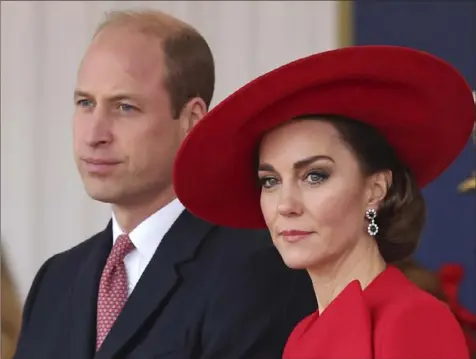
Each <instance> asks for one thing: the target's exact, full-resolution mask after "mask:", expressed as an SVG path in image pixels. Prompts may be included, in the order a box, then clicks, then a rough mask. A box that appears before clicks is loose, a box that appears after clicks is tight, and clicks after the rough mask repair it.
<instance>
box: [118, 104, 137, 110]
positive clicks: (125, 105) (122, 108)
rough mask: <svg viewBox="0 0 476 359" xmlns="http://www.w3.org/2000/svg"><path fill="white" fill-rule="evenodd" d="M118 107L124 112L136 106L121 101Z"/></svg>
mask: <svg viewBox="0 0 476 359" xmlns="http://www.w3.org/2000/svg"><path fill="white" fill-rule="evenodd" d="M119 109H120V110H121V111H124V112H129V111H132V110H135V109H136V108H135V107H134V106H132V105H129V104H127V103H121V104H119Z"/></svg>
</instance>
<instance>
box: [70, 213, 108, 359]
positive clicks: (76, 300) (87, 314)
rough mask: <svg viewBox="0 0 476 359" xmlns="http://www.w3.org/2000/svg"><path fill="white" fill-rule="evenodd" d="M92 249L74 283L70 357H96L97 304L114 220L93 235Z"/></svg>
mask: <svg viewBox="0 0 476 359" xmlns="http://www.w3.org/2000/svg"><path fill="white" fill-rule="evenodd" d="M91 241H92V242H93V243H92V250H91V252H90V253H89V254H88V256H87V257H86V259H85V261H84V263H83V265H82V266H81V268H80V269H79V271H78V273H77V277H76V283H75V284H74V285H73V287H72V293H71V302H72V310H71V315H72V318H71V319H72V321H71V332H70V345H69V348H70V353H69V356H68V358H71V359H84V358H92V357H93V356H94V351H95V342H96V304H97V293H98V287H99V281H100V279H101V274H102V270H103V268H104V265H105V264H106V260H107V257H108V255H109V252H110V250H111V247H112V222H109V224H108V226H107V228H106V229H105V230H104V231H103V232H101V233H98V234H97V235H96V236H95V237H94V238H92V239H91Z"/></svg>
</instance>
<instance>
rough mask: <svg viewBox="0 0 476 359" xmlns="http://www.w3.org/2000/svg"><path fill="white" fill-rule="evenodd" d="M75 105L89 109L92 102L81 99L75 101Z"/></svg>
mask: <svg viewBox="0 0 476 359" xmlns="http://www.w3.org/2000/svg"><path fill="white" fill-rule="evenodd" d="M76 105H77V106H79V107H90V106H92V101H90V100H87V99H81V100H78V101H76Z"/></svg>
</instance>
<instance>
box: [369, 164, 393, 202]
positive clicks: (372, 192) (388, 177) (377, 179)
mask: <svg viewBox="0 0 476 359" xmlns="http://www.w3.org/2000/svg"><path fill="white" fill-rule="evenodd" d="M391 185H392V171H381V172H377V173H375V174H373V175H371V176H370V177H369V178H368V197H367V206H368V207H371V208H374V209H377V208H378V207H379V204H380V203H381V202H382V201H383V199H384V198H385V196H386V195H387V192H388V189H389V188H390V186H391Z"/></svg>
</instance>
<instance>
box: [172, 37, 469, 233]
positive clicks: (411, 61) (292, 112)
mask: <svg viewBox="0 0 476 359" xmlns="http://www.w3.org/2000/svg"><path fill="white" fill-rule="evenodd" d="M304 114H324V115H325V114H336V115H343V116H347V117H350V118H353V119H356V120H360V121H363V122H365V123H367V124H369V125H372V126H375V127H376V128H377V129H378V130H379V131H380V132H381V133H382V134H383V135H384V136H385V137H386V138H387V141H388V142H389V143H390V145H392V146H393V147H394V148H395V150H396V151H397V154H398V155H399V157H400V159H401V161H403V162H404V163H405V164H406V165H407V167H409V168H410V169H411V171H412V172H413V174H414V175H415V177H416V179H417V181H418V184H419V185H420V186H421V187H423V186H424V185H426V184H427V183H429V182H430V181H431V180H433V179H434V178H435V177H436V176H438V175H439V174H440V173H441V172H442V171H444V170H445V169H446V168H447V167H448V166H449V165H450V164H451V163H452V161H453V160H454V159H455V158H456V157H457V156H458V154H459V153H460V152H461V150H462V149H463V148H464V146H465V145H466V143H467V141H468V139H469V137H470V135H471V131H472V129H473V123H474V120H475V106H474V100H473V95H472V92H471V88H470V87H469V85H468V84H467V82H466V81H465V80H464V79H463V77H462V76H461V75H460V74H459V73H458V72H457V71H456V70H455V69H454V68H453V67H452V66H450V65H449V64H447V63H446V62H443V61H442V60H440V59H438V58H436V57H434V56H432V55H429V54H426V53H424V52H421V51H416V50H412V49H408V48H402V47H395V46H355V47H349V48H344V49H338V50H333V51H328V52H324V53H320V54H316V55H313V56H310V57H307V58H304V59H300V60H297V61H295V62H292V63H290V64H287V65H285V66H282V67H280V68H278V69H276V70H274V71H271V72H269V73H267V74H265V75H263V76H261V77H259V78H257V79H255V80H254V81H252V82H250V83H249V84H247V85H246V86H244V87H242V88H241V89H239V90H238V91H236V92H235V93H233V94H232V95H231V96H229V97H228V98H226V99H225V100H224V101H222V102H221V103H220V104H218V105H217V106H216V107H215V108H213V109H212V110H211V111H210V112H209V113H208V115H206V116H205V117H204V118H203V119H202V120H201V121H199V122H198V124H197V125H196V126H195V127H194V129H193V130H192V131H191V133H190V134H189V135H188V136H187V137H186V138H185V140H184V142H183V144H182V146H181V148H180V150H179V152H178V155H177V157H176V160H175V165H174V186H175V192H176V194H177V196H178V197H179V199H180V200H181V201H182V203H183V204H184V205H185V206H186V207H187V208H188V209H189V210H190V211H191V212H192V213H194V214H195V215H197V216H198V217H200V218H202V219H204V220H206V221H209V222H212V223H216V224H220V225H225V226H229V227H244V228H265V222H264V219H263V216H262V213H261V208H260V204H259V203H260V202H259V196H260V189H259V187H258V185H257V179H256V178H257V173H256V168H255V167H254V166H255V163H256V153H257V149H258V145H259V142H260V140H261V137H262V136H263V134H264V133H266V132H267V131H268V130H270V129H271V128H273V127H274V126H276V125H279V124H282V123H283V122H286V121H289V120H290V119H292V118H293V117H296V116H300V115H304Z"/></svg>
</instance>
